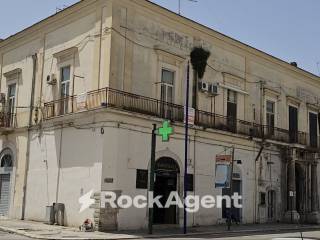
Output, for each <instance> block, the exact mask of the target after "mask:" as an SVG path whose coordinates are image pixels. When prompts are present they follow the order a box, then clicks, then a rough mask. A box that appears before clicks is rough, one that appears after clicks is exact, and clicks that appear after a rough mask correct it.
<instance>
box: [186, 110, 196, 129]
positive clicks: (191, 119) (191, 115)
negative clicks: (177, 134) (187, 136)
mask: <svg viewBox="0 0 320 240" xmlns="http://www.w3.org/2000/svg"><path fill="white" fill-rule="evenodd" d="M195 117H196V111H195V109H194V108H191V107H189V108H188V116H187V108H186V106H185V107H184V123H186V122H187V119H188V124H189V125H191V126H192V125H194V120H195Z"/></svg>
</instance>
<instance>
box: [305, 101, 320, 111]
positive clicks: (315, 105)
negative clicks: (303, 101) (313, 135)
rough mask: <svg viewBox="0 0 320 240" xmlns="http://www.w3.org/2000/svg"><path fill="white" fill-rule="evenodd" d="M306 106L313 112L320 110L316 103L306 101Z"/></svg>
mask: <svg viewBox="0 0 320 240" xmlns="http://www.w3.org/2000/svg"><path fill="white" fill-rule="evenodd" d="M307 107H308V109H310V110H311V111H315V112H319V111H320V105H318V104H313V103H307Z"/></svg>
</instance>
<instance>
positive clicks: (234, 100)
mask: <svg viewBox="0 0 320 240" xmlns="http://www.w3.org/2000/svg"><path fill="white" fill-rule="evenodd" d="M228 102H230V103H235V104H236V103H237V93H236V92H235V91H232V90H228Z"/></svg>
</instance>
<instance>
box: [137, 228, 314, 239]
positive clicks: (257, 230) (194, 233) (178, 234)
mask: <svg viewBox="0 0 320 240" xmlns="http://www.w3.org/2000/svg"><path fill="white" fill-rule="evenodd" d="M315 230H320V226H314V227H300V228H299V227H296V228H277V229H250V230H249V229H247V230H245V229H244V230H231V231H220V232H216V231H215V232H213V231H208V232H192V233H187V234H183V233H177V234H164V235H146V236H143V237H142V238H171V237H181V236H185V237H188V236H203V235H212V236H215V237H219V236H223V237H225V236H226V235H227V236H229V235H234V234H246V233H262V232H263V233H281V232H286V231H301V232H306V231H315Z"/></svg>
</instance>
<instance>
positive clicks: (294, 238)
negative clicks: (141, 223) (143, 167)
mask: <svg viewBox="0 0 320 240" xmlns="http://www.w3.org/2000/svg"><path fill="white" fill-rule="evenodd" d="M0 239H5V240H20V239H21V240H31V239H32V238H27V237H23V236H20V235H17V234H12V233H6V232H0ZM151 239H153V240H184V239H187V240H202V239H204V240H211V239H212V240H214V239H220V240H221V239H225V240H318V239H319V240H320V231H312V232H304V233H302V236H301V233H299V232H293V233H280V234H263V233H261V234H258V235H250V236H239V235H238V236H232V237H230V236H229V237H223V236H219V237H217V236H214V235H207V236H204V235H201V236H199V237H196V236H192V237H186V238H150V240H151Z"/></svg>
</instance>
